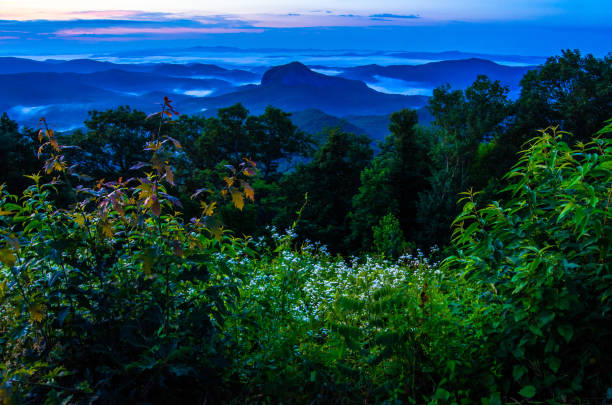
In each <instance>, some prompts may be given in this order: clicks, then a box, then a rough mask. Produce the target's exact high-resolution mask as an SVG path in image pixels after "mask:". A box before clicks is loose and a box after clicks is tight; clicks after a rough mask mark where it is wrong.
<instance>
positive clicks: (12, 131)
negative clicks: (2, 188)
mask: <svg viewBox="0 0 612 405" xmlns="http://www.w3.org/2000/svg"><path fill="white" fill-rule="evenodd" d="M34 137H35V135H34V133H33V131H29V130H27V129H26V130H23V131H20V130H19V126H18V124H17V123H16V122H15V121H13V120H11V119H10V118H9V117H8V115H7V114H6V113H4V114H2V116H0V183H5V184H6V187H7V189H8V190H9V191H11V192H14V193H18V192H20V191H22V190H23V189H25V188H26V186H25V184H26V183H25V181H24V180H25V178H24V177H23V176H24V175H25V174H32V173H34V172H36V171H38V170H39V169H40V165H39V164H38V162H37V159H36V150H37V148H38V147H37V144H36V142H35V141H34Z"/></svg>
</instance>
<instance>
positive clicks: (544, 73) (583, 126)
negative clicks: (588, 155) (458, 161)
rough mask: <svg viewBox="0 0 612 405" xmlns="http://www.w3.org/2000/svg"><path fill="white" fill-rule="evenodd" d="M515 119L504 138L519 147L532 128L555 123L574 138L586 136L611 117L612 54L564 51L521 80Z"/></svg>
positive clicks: (532, 132)
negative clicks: (603, 55) (595, 55)
mask: <svg viewBox="0 0 612 405" xmlns="http://www.w3.org/2000/svg"><path fill="white" fill-rule="evenodd" d="M521 86H522V90H521V96H520V98H519V100H518V103H517V122H516V125H515V126H514V128H513V130H512V132H511V133H509V136H508V139H506V140H505V142H512V143H513V144H514V145H517V147H520V146H521V145H522V144H523V142H525V141H526V140H527V139H530V138H531V137H532V136H534V135H535V133H536V130H538V129H542V128H546V127H548V126H549V125H558V126H560V127H561V128H562V129H563V130H565V131H570V132H572V133H573V136H574V139H575V140H576V141H579V140H580V141H584V140H587V139H589V138H590V137H591V136H592V135H593V134H594V133H595V132H597V130H598V129H599V128H601V127H602V126H603V124H604V122H605V121H606V120H607V119H608V118H609V117H610V116H612V56H611V54H608V55H607V56H605V57H603V58H601V59H599V58H596V57H594V56H593V55H591V54H588V55H586V56H582V55H581V54H580V51H578V50H574V51H572V50H565V51H563V53H562V55H560V56H554V57H551V58H549V59H548V60H547V61H546V63H545V64H544V65H542V66H540V67H539V68H537V69H534V70H531V71H529V72H527V74H526V75H525V76H524V77H523V79H522V80H521Z"/></svg>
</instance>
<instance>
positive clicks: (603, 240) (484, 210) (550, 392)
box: [444, 125, 612, 402]
mask: <svg viewBox="0 0 612 405" xmlns="http://www.w3.org/2000/svg"><path fill="white" fill-rule="evenodd" d="M610 132H612V125H609V126H608V127H607V128H605V129H604V130H602V131H601V132H600V133H599V135H598V136H597V137H596V138H595V139H593V140H592V141H591V142H588V143H586V144H583V143H578V144H576V145H575V146H573V147H570V146H568V144H566V143H565V142H563V141H562V138H563V137H569V136H570V135H569V134H566V133H563V132H560V131H557V130H556V129H554V128H552V129H548V130H546V131H542V133H541V135H540V136H539V137H537V138H535V139H533V140H532V141H531V142H530V143H529V144H528V145H527V149H525V150H524V151H523V152H522V154H521V157H520V160H519V163H518V164H517V165H516V166H515V168H514V169H513V170H512V171H510V172H509V173H508V174H507V175H506V177H505V178H506V181H507V182H508V183H509V185H508V187H507V188H506V189H505V190H504V191H505V192H506V193H508V194H509V195H510V198H509V200H508V201H505V202H493V203H492V204H490V205H487V206H485V207H478V206H477V203H476V202H475V198H474V196H475V194H476V193H472V192H469V193H465V198H463V201H465V204H464V206H463V213H462V214H461V215H460V216H459V217H458V218H457V219H456V220H455V222H454V223H455V226H456V228H455V233H454V242H455V244H456V246H457V249H458V254H457V255H456V256H454V257H450V258H449V259H447V261H446V262H445V265H444V270H445V271H447V272H451V271H454V272H462V273H463V275H464V278H465V279H466V280H472V281H474V282H476V283H477V284H478V285H479V286H480V288H481V289H482V292H483V294H485V300H486V302H487V303H488V305H490V306H491V307H493V308H497V309H498V311H499V313H500V318H499V319H497V320H495V321H493V322H490V323H488V324H487V328H488V330H487V331H486V332H485V333H486V337H487V339H489V340H491V341H492V342H494V346H495V348H496V350H495V352H494V353H493V355H494V358H495V359H496V361H497V362H499V364H500V366H501V368H500V370H499V371H500V377H501V378H500V379H499V380H498V381H499V382H498V384H500V387H501V388H502V389H503V392H504V393H512V394H513V395H516V394H515V393H518V394H519V395H520V396H521V397H523V398H541V399H553V400H556V401H561V402H564V401H567V400H569V399H574V398H583V399H585V398H588V397H595V398H597V397H600V398H601V397H602V396H604V393H605V391H606V389H607V388H608V387H610V386H612V378H611V377H612V376H611V374H610V373H611V369H610V365H611V364H612V350H611V348H610V342H611V341H612V301H611V297H612V273H611V271H610V259H611V244H612V212H611V210H610V198H611V193H612V141H611V140H610V138H609V134H610Z"/></svg>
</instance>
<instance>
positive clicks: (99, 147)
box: [70, 106, 159, 179]
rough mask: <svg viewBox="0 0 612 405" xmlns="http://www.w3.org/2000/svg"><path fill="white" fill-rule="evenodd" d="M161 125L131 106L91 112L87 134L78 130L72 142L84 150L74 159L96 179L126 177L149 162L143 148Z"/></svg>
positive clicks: (81, 168) (87, 123)
mask: <svg viewBox="0 0 612 405" xmlns="http://www.w3.org/2000/svg"><path fill="white" fill-rule="evenodd" d="M158 124H159V121H158V120H155V119H151V120H147V119H146V114H145V113H144V112H142V111H138V110H133V109H131V108H130V107H128V106H121V107H118V108H116V109H109V110H106V111H96V110H94V111H90V112H89V118H88V119H87V121H85V127H86V131H85V132H82V131H76V132H75V133H74V134H73V135H72V140H71V141H70V142H71V143H72V144H74V145H76V146H78V147H79V148H80V151H79V152H76V157H75V158H74V160H75V161H76V162H77V163H78V164H79V166H80V170H81V171H83V172H85V173H86V174H88V175H90V176H92V177H94V178H107V179H109V178H117V177H120V176H123V177H124V178H125V177H127V176H129V175H130V174H131V171H130V168H131V167H132V166H134V165H136V164H137V163H138V162H143V161H146V153H145V152H144V151H143V146H144V144H145V142H146V140H147V134H149V133H150V131H152V130H154V129H155V128H156V125H158Z"/></svg>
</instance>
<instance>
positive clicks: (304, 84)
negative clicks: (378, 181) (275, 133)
mask: <svg viewBox="0 0 612 405" xmlns="http://www.w3.org/2000/svg"><path fill="white" fill-rule="evenodd" d="M237 102H241V103H243V104H244V105H245V106H246V107H247V108H248V109H250V110H251V111H254V112H256V113H258V112H261V111H263V110H264V109H265V108H266V107H267V106H268V105H273V106H275V107H278V108H281V109H283V110H286V111H290V112H291V111H300V110H307V109H315V108H316V109H319V110H322V111H324V112H325V113H327V114H332V115H339V116H343V115H347V114H354V115H361V114H368V115H377V114H389V113H391V112H393V111H397V110H401V109H403V108H419V107H422V106H423V105H425V103H426V102H427V97H425V96H404V95H398V94H385V93H380V92H378V91H376V90H373V89H371V88H370V87H368V86H367V85H366V84H365V83H363V82H361V81H358V80H352V79H346V78H342V77H334V76H327V75H324V74H321V73H316V72H313V71H312V70H310V69H308V67H306V66H305V65H303V64H302V63H299V62H292V63H289V64H287V65H282V66H276V67H273V68H271V69H269V70H268V71H266V72H265V73H264V75H263V78H262V81H261V84H260V85H251V86H244V87H242V88H239V89H238V90H237V91H235V92H231V93H228V94H224V95H221V96H219V97H208V98H206V99H204V100H202V102H201V103H202V105H203V106H204V107H205V108H208V109H211V108H218V107H219V106H224V105H230V104H234V103H237ZM191 103H196V101H192V102H191ZM198 103H199V102H198Z"/></svg>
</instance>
